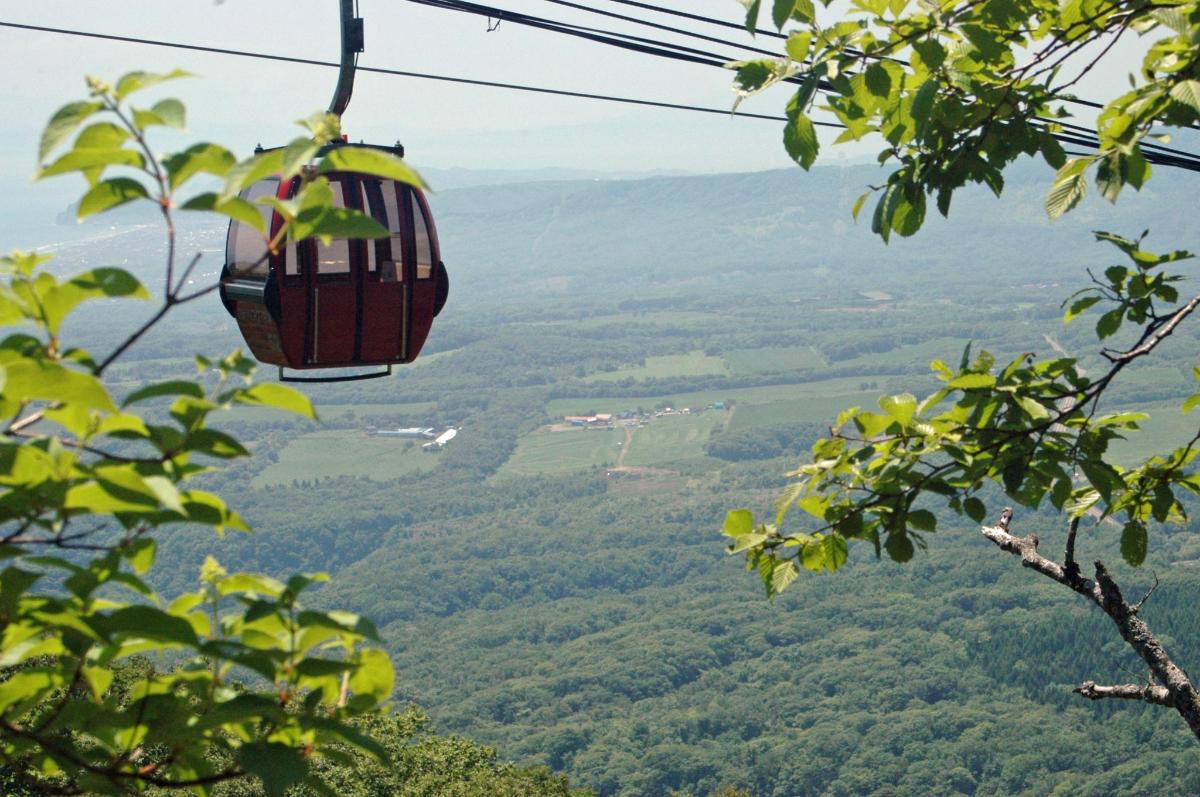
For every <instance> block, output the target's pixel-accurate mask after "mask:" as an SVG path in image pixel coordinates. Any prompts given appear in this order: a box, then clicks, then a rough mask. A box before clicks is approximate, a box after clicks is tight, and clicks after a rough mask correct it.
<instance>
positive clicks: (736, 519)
mask: <svg viewBox="0 0 1200 797" xmlns="http://www.w3.org/2000/svg"><path fill="white" fill-rule="evenodd" d="M752 531H754V513H753V512H751V511H750V510H749V509H731V510H730V511H729V512H727V513H726V515H725V524H724V525H723V526H722V527H721V533H722V534H724V535H725V536H727V537H740V536H741V535H743V534H749V533H750V532H752Z"/></svg>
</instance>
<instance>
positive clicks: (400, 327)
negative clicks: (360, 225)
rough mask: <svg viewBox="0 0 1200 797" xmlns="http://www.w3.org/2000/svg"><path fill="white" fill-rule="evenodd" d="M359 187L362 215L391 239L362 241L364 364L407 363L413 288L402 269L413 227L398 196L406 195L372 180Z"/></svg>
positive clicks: (366, 179)
mask: <svg viewBox="0 0 1200 797" xmlns="http://www.w3.org/2000/svg"><path fill="white" fill-rule="evenodd" d="M360 185H361V197H362V208H363V211H364V212H365V213H368V214H369V215H371V216H372V217H373V218H374V219H375V220H376V221H378V222H379V223H380V224H382V225H383V226H384V227H387V229H388V233H389V235H388V237H387V238H378V239H376V240H374V241H363V246H364V248H365V249H366V258H365V263H366V270H365V271H364V272H363V283H362V285H363V290H362V304H361V306H362V329H361V335H360V337H361V341H362V345H361V348H360V352H359V353H360V360H361V361H362V362H363V363H375V362H396V361H398V360H403V359H405V352H406V350H407V348H406V344H405V340H404V339H405V338H406V337H407V335H406V334H405V330H406V328H407V325H408V313H409V309H408V304H409V294H408V290H409V285H410V280H409V279H406V275H405V269H404V263H405V259H406V256H405V254H404V250H405V241H406V239H407V238H409V237H410V236H409V235H408V234H407V232H406V231H407V229H408V227H409V225H408V224H407V223H406V221H405V214H404V205H403V203H401V202H400V201H399V197H398V195H397V191H398V190H402V189H401V187H400V186H399V185H398V184H397V183H394V182H392V181H390V180H378V179H374V178H370V177H364V178H363V179H362V182H361V183H360Z"/></svg>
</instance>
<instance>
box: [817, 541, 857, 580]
mask: <svg viewBox="0 0 1200 797" xmlns="http://www.w3.org/2000/svg"><path fill="white" fill-rule="evenodd" d="M821 548H822V549H823V551H824V553H825V569H826V570H828V571H829V572H831V573H832V572H833V571H835V570H837V569H838V568H840V567H841V566H842V565H844V564H846V558H847V557H848V556H849V554H850V546H849V544H848V543H847V542H846V538H845V537H843V536H842V535H841V534H836V533H835V534H826V535H824V536H823V537H821Z"/></svg>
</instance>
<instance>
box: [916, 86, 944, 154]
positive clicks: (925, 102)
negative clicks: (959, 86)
mask: <svg viewBox="0 0 1200 797" xmlns="http://www.w3.org/2000/svg"><path fill="white" fill-rule="evenodd" d="M937 93H938V82H937V81H936V80H934V79H932V78H930V79H929V80H926V81H925V82H924V83H922V84H921V88H919V89H917V93H916V94H914V95H913V103H912V117H913V121H914V122H916V131H915V138H916V140H917V141H921V140H923V139H924V138H925V131H926V130H927V129H928V128H929V120H930V118H931V116H932V114H933V104H934V100H936V99H937Z"/></svg>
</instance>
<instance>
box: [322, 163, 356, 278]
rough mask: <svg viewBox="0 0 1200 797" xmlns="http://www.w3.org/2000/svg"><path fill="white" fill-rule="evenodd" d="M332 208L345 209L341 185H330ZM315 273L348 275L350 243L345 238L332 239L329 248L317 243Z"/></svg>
mask: <svg viewBox="0 0 1200 797" xmlns="http://www.w3.org/2000/svg"><path fill="white" fill-rule="evenodd" d="M330 188H332V189H333V206H334V207H335V208H344V207H346V199H345V197H344V196H343V195H342V185H341V183H332V184H331V185H330ZM317 273H318V274H321V275H326V274H349V273H350V241H348V240H347V239H345V238H334V239H333V240H332V241H330V243H329V246H325V245H324V244H323V243H321V242H320V241H319V240H318V241H317Z"/></svg>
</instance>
